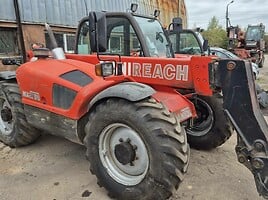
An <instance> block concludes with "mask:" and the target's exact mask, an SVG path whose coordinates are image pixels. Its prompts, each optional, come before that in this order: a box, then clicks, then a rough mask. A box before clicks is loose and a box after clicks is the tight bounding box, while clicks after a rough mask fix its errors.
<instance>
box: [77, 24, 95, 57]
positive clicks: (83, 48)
mask: <svg viewBox="0 0 268 200" xmlns="http://www.w3.org/2000/svg"><path fill="white" fill-rule="evenodd" d="M88 23H89V22H88V21H85V22H84V23H83V24H82V26H81V29H80V33H79V37H78V46H77V52H78V54H91V53H92V52H91V49H90V37H89V26H88Z"/></svg>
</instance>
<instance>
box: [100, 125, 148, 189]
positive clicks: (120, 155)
mask: <svg viewBox="0 0 268 200" xmlns="http://www.w3.org/2000/svg"><path fill="white" fill-rule="evenodd" d="M99 156H100V159H101V162H102V164H103V166H104V167H105V168H106V169H107V172H108V174H109V175H110V176H111V177H112V178H113V179H114V180H115V181H117V182H118V183H120V184H123V185H130V186H131V185H136V184H138V183H140V182H141V181H142V180H143V178H144V177H145V175H146V173H147V171H148V168H149V156H148V152H147V149H146V146H145V144H144V142H143V141H142V139H141V138H140V136H139V134H138V133H137V132H136V131H134V130H133V129H131V128H130V127H129V126H127V125H125V124H121V123H114V124H111V125H109V126H107V127H106V128H105V129H104V130H103V131H102V132H101V134H100V137H99Z"/></svg>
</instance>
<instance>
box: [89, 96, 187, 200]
mask: <svg viewBox="0 0 268 200" xmlns="http://www.w3.org/2000/svg"><path fill="white" fill-rule="evenodd" d="M85 132H86V134H87V135H86V137H85V140H84V142H85V145H86V147H87V153H86V155H87V157H88V159H89V161H90V169H91V172H92V173H93V174H95V175H96V176H97V178H98V183H99V184H100V185H101V186H104V187H105V188H106V189H107V190H108V191H109V196H111V197H114V198H116V199H128V200H134V199H137V200H140V199H167V198H168V197H170V196H171V195H172V193H173V192H174V191H175V190H176V189H177V188H178V186H179V184H180V182H181V181H182V179H183V176H184V174H185V172H186V170H187V167H188V159H189V148H188V145H187V140H186V134H185V132H184V129H183V128H182V127H180V124H179V122H178V119H177V117H176V116H175V115H174V114H171V113H169V111H168V110H166V109H165V107H164V106H163V105H162V104H160V103H157V102H156V101H155V100H154V99H146V100H142V101H140V102H129V101H126V100H123V99H109V100H106V101H104V102H102V103H101V104H99V105H98V106H96V108H95V110H94V111H92V112H91V113H90V116H89V122H88V123H87V125H86V127H85Z"/></svg>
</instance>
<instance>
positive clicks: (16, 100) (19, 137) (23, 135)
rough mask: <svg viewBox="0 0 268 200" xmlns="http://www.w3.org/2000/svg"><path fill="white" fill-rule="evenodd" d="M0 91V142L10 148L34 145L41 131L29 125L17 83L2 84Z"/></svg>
mask: <svg viewBox="0 0 268 200" xmlns="http://www.w3.org/2000/svg"><path fill="white" fill-rule="evenodd" d="M0 86H1V91H0V141H2V142H3V143H4V144H6V145H8V146H10V147H19V146H25V145H28V144H31V143H33V142H34V141H35V140H36V139H37V138H38V137H39V136H40V133H39V130H38V129H36V128H33V127H32V126H30V125H29V124H28V123H27V120H26V117H25V115H24V108H23V104H22V102H21V94H20V91H19V88H18V85H17V84H16V83H2V84H1V85H0Z"/></svg>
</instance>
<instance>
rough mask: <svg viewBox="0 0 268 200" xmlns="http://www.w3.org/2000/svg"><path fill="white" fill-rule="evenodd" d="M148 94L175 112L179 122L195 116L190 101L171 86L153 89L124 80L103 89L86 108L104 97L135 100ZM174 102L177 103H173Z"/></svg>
mask: <svg viewBox="0 0 268 200" xmlns="http://www.w3.org/2000/svg"><path fill="white" fill-rule="evenodd" d="M150 96H152V98H154V99H155V100H156V101H158V102H162V103H163V104H164V105H165V106H166V107H167V109H168V110H169V111H170V112H173V113H176V114H177V115H178V116H179V119H180V121H181V122H183V121H185V120H187V119H189V118H192V117H195V116H196V112H195V108H194V105H193V104H192V102H191V101H189V100H188V99H187V98H186V97H184V96H183V95H181V94H179V93H178V92H177V91H176V90H174V89H172V88H157V89H156V90H155V89H153V88H152V87H150V86H148V85H146V84H142V83H138V82H124V83H120V84H117V85H114V86H112V87H109V88H107V89H105V90H104V91H102V92H100V93H99V94H98V95H96V96H95V97H94V98H93V99H92V100H91V101H90V102H89V106H88V110H90V108H91V107H92V106H93V105H94V104H95V103H96V102H98V101H99V100H101V99H104V98H109V97H118V98H123V99H127V100H129V101H132V102H135V101H139V100H142V99H144V98H147V97H150ZM174 102H177V103H176V104H174Z"/></svg>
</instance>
